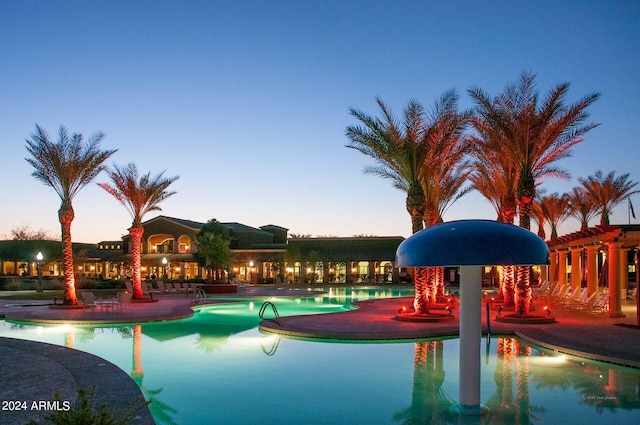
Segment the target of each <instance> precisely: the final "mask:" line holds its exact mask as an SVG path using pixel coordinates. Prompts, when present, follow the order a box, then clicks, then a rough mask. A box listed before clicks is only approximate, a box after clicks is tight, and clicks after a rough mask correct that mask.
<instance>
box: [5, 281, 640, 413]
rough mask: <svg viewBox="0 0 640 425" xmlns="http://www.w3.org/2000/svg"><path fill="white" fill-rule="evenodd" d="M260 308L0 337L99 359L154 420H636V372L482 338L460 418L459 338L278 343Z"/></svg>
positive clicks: (339, 300) (316, 301)
mask: <svg viewBox="0 0 640 425" xmlns="http://www.w3.org/2000/svg"><path fill="white" fill-rule="evenodd" d="M348 291H349V290H346V291H334V292H332V293H331V294H330V295H328V296H323V297H317V296H314V297H309V298H303V297H300V298H290V299H289V298H287V299H285V298H272V299H269V301H271V302H273V303H274V304H276V305H277V307H278V310H279V312H280V314H281V315H289V314H301V313H303V312H304V313H315V312H318V311H325V310H341V309H344V308H345V306H347V307H348V305H349V302H350V297H351V296H352V294H350V293H348ZM392 295H393V294H392ZM403 295H404V294H403ZM373 296H375V294H372V293H368V292H367V294H365V293H364V292H363V293H356V294H355V297H354V298H358V299H359V300H363V299H369V298H371V297H373ZM365 297H369V298H365ZM252 302H253V308H252V306H251V303H252ZM261 302H262V300H241V301H240V302H237V303H229V304H223V305H218V306H214V307H207V308H202V309H200V310H198V311H197V312H196V314H195V316H194V317H192V318H189V319H184V320H178V321H169V322H157V323H144V324H131V325H127V326H116V327H91V326H75V325H74V326H71V325H62V326H27V325H21V324H12V323H6V322H0V335H2V336H9V337H19V338H23V339H31V340H36V341H43V342H49V343H53V344H59V345H65V346H68V347H73V348H77V349H80V350H84V351H88V352H91V353H94V354H97V355H99V356H101V357H104V358H106V359H108V360H109V361H111V362H113V363H115V364H116V365H118V366H119V367H120V368H122V369H123V370H125V371H127V372H128V373H129V374H130V375H131V376H132V377H133V378H134V380H136V382H138V384H139V385H140V387H141V388H142V391H143V393H144V394H145V396H146V397H147V398H148V399H151V400H152V403H151V405H150V408H151V411H152V413H153V415H154V419H155V420H156V422H157V423H159V424H200V423H202V424H207V423H236V424H252V423H256V424H265V423H278V424H300V423H305V424H336V423H375V424H385V423H387V424H418V423H419V424H459V423H477V424H505V423H517V424H529V423H550V424H554V423H565V422H566V421H567V418H570V421H571V423H572V425H575V424H582V423H584V424H586V423H590V424H591V423H594V421H598V422H599V423H613V422H615V423H617V424H632V423H633V424H635V423H637V422H638V421H637V418H638V414H639V411H638V409H639V408H640V401H639V391H640V371H639V370H636V369H629V368H622V367H618V366H614V365H610V364H604V363H598V362H591V361H585V360H583V359H577V358H572V357H570V356H562V355H556V354H555V353H550V352H547V351H544V350H540V349H537V348H533V347H530V346H528V345H526V344H524V343H522V342H521V341H519V340H517V339H515V338H494V339H492V340H490V342H489V343H488V344H486V341H483V347H482V355H483V361H482V376H481V379H482V387H481V397H482V403H483V404H485V405H486V406H487V407H489V413H488V414H486V415H484V416H482V417H481V418H465V419H463V420H462V421H460V420H459V418H458V417H457V416H456V415H454V414H452V413H451V410H450V408H451V406H452V405H453V404H454V403H455V401H456V399H457V397H458V386H457V383H458V340H457V339H447V340H424V341H414V342H390V343H355V342H354V343H335V342H317V341H303V340H293V339H282V338H280V337H278V336H275V335H264V334H261V333H260V332H259V331H258V330H257V327H256V326H257V324H258V322H259V318H258V317H257V311H258V310H259V306H260V305H261ZM485 344H486V345H485Z"/></svg>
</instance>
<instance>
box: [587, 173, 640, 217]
mask: <svg viewBox="0 0 640 425" xmlns="http://www.w3.org/2000/svg"><path fill="white" fill-rule="evenodd" d="M578 182H579V183H580V184H581V185H582V188H583V189H584V190H585V191H586V193H587V194H588V196H589V198H590V199H591V201H592V202H593V203H594V205H596V208H597V211H598V213H599V214H600V224H601V225H608V224H609V216H610V215H611V211H612V210H613V209H614V208H615V207H616V206H617V205H618V204H620V203H621V202H622V201H624V199H625V198H626V197H627V196H631V195H633V194H636V193H638V191H637V190H633V188H634V187H636V186H637V185H638V182H634V181H631V180H629V174H628V173H627V174H622V175H621V176H618V177H616V176H615V172H614V171H611V172H610V173H609V174H607V175H606V176H604V175H603V174H602V171H600V170H598V171H596V173H595V175H593V176H589V177H587V178H586V179H583V178H579V179H578Z"/></svg>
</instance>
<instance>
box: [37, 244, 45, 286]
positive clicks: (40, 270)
mask: <svg viewBox="0 0 640 425" xmlns="http://www.w3.org/2000/svg"><path fill="white" fill-rule="evenodd" d="M43 259H44V255H42V252H40V251H38V253H37V254H36V260H37V261H38V264H37V267H38V289H37V290H36V292H42V260H43Z"/></svg>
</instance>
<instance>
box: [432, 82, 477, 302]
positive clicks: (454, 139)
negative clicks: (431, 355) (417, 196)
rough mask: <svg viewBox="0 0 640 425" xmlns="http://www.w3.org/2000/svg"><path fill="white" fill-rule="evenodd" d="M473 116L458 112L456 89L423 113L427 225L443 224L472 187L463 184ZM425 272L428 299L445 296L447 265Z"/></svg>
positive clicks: (468, 169)
mask: <svg viewBox="0 0 640 425" xmlns="http://www.w3.org/2000/svg"><path fill="white" fill-rule="evenodd" d="M470 117H471V113H470V112H459V111H458V96H457V94H456V93H455V91H454V90H449V91H447V92H445V93H444V94H443V95H442V96H441V97H440V98H439V99H438V100H437V101H436V102H435V104H434V107H433V108H432V109H431V110H430V111H429V112H428V113H426V114H425V116H424V119H423V129H424V130H423V136H422V140H423V141H422V145H424V146H426V147H427V149H426V157H425V160H424V163H423V165H422V167H421V170H420V180H421V185H422V191H423V193H424V196H425V205H424V208H423V213H424V217H423V222H424V225H425V227H430V226H433V225H435V224H438V223H442V222H443V215H444V213H445V211H446V210H447V209H448V208H449V207H450V206H451V205H452V204H453V203H454V202H455V201H457V200H458V199H460V198H461V197H462V196H464V195H465V194H467V193H468V192H469V191H470V190H471V187H469V186H467V187H463V185H464V184H465V182H466V181H467V179H468V177H469V175H470V173H471V169H470V165H469V162H468V161H467V160H466V159H465V158H466V156H467V154H468V153H469V151H470V145H469V143H468V141H469V140H468V138H467V137H466V135H465V129H466V127H467V125H468V123H469V118H470ZM425 271H426V273H427V276H426V285H427V293H428V297H427V298H428V299H429V300H431V301H432V302H437V301H439V300H441V299H442V298H444V267H431V268H427V269H426V270H425Z"/></svg>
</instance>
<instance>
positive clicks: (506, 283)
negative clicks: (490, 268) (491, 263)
mask: <svg viewBox="0 0 640 425" xmlns="http://www.w3.org/2000/svg"><path fill="white" fill-rule="evenodd" d="M514 275H515V267H514V266H501V267H500V287H501V288H502V299H503V305H504V306H505V307H513V306H514V305H515V300H514V299H515V276H514Z"/></svg>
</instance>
